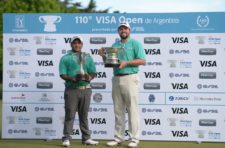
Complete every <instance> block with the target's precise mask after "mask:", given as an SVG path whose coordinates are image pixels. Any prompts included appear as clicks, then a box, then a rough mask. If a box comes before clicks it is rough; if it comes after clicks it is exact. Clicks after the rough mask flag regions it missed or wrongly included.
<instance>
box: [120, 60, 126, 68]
mask: <svg viewBox="0 0 225 148" xmlns="http://www.w3.org/2000/svg"><path fill="white" fill-rule="evenodd" d="M126 66H127V62H126V61H121V64H120V66H119V69H123V68H124V67H126Z"/></svg>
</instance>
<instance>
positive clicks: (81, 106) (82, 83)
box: [59, 36, 98, 147]
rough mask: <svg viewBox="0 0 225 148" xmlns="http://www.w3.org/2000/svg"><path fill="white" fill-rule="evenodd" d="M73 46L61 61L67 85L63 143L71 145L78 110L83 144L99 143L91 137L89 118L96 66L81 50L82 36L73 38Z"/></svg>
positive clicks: (63, 76)
mask: <svg viewBox="0 0 225 148" xmlns="http://www.w3.org/2000/svg"><path fill="white" fill-rule="evenodd" d="M71 47H72V50H71V51H70V52H69V53H68V54H66V55H64V56H63V57H62V58H61V60H60V63H59V73H60V77H61V78H62V79H63V80H65V87H66V88H65V92H64V99H65V121H64V129H63V134H64V136H63V139H62V140H63V143H62V145H63V146H65V147H68V146H70V140H71V139H72V138H71V135H72V132H73V123H74V119H75V113H76V111H78V116H79V123H80V130H81V133H82V142H83V144H87V145H97V144H98V142H97V141H94V140H92V139H91V137H90V131H89V126H88V118H87V117H88V111H89V106H90V100H91V93H92V90H91V87H90V81H91V80H92V79H93V78H94V76H95V73H96V68H95V65H94V61H93V59H92V57H91V56H90V55H89V54H88V53H85V52H81V49H82V47H83V40H82V39H81V38H80V37H78V36H77V37H74V38H73V39H72V41H71Z"/></svg>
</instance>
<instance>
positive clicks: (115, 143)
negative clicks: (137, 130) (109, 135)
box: [106, 139, 123, 147]
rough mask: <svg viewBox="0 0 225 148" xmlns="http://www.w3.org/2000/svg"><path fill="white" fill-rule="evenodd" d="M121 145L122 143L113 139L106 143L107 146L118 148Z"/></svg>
mask: <svg viewBox="0 0 225 148" xmlns="http://www.w3.org/2000/svg"><path fill="white" fill-rule="evenodd" d="M122 143H123V141H120V140H119V139H114V140H113V141H109V142H107V144H106V145H107V146H110V147H113V146H119V145H121V144H122Z"/></svg>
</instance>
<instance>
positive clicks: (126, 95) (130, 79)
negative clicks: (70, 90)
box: [99, 22, 145, 148]
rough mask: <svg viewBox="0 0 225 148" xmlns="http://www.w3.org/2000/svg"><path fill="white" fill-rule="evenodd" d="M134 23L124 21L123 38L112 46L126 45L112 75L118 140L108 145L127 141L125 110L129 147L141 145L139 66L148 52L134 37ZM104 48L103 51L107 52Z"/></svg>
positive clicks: (120, 26) (122, 24)
mask: <svg viewBox="0 0 225 148" xmlns="http://www.w3.org/2000/svg"><path fill="white" fill-rule="evenodd" d="M130 31H131V30H130V25H129V24H128V23H126V22H125V23H121V24H120V25H119V27H118V33H119V35H120V38H121V40H120V41H117V42H115V43H114V44H113V45H112V46H113V47H118V48H123V49H124V50H120V51H119V53H118V56H117V57H118V59H119V60H120V61H121V64H120V66H119V67H116V68H113V72H114V77H113V78H112V98H113V103H114V114H115V134H114V140H113V141H110V142H108V143H107V146H118V145H120V144H121V143H122V142H123V141H124V133H125V111H126V109H127V112H128V123H129V136H130V141H129V144H128V147H130V148H133V147H137V146H138V144H139V127H140V123H139V120H140V119H139V109H138V94H139V77H138V74H137V73H138V71H139V69H138V66H139V65H144V64H145V52H144V49H143V47H142V45H141V43H140V42H138V41H137V40H135V39H133V38H131V37H130ZM103 50H104V49H100V51H99V54H100V55H102V56H104V55H103Z"/></svg>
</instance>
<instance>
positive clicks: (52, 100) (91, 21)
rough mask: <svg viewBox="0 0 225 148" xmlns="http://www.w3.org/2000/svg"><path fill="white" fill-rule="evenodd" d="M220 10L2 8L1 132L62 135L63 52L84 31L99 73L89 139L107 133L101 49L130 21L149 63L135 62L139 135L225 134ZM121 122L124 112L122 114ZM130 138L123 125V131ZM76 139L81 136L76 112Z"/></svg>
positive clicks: (109, 109) (185, 137)
mask: <svg viewBox="0 0 225 148" xmlns="http://www.w3.org/2000/svg"><path fill="white" fill-rule="evenodd" d="M224 17H225V13H154V14H148V13H146V14H4V15H3V28H4V29H3V62H4V65H3V117H2V118H3V120H2V122H3V124H2V125H3V127H2V129H3V131H2V137H3V138H10V139H43V138H44V139H60V138H61V137H62V130H63V120H64V96H63V92H64V81H63V80H62V79H60V77H59V72H58V64H59V60H60V58H61V57H62V56H63V55H65V54H66V53H67V51H68V50H70V41H71V38H72V37H73V36H76V35H79V36H82V38H83V39H84V47H83V51H85V52H87V53H90V55H91V56H92V57H93V59H94V62H95V65H96V69H97V74H96V77H95V79H94V80H93V82H92V83H91V85H92V88H93V93H92V100H91V106H90V109H89V125H90V129H91V132H92V137H93V138H94V139H112V138H113V134H114V113H113V102H112V97H111V90H112V86H111V85H112V79H111V78H112V76H113V74H112V69H111V68H105V67H104V64H103V61H102V58H101V57H100V56H99V55H98V51H97V50H98V49H99V48H101V47H109V46H111V45H112V44H113V43H114V42H115V41H116V40H118V39H119V36H118V34H117V25H118V24H119V22H122V21H124V20H126V21H128V22H129V23H130V25H131V32H132V33H131V36H132V37H133V38H135V39H137V40H138V41H140V42H141V43H142V45H143V47H144V50H145V53H146V65H145V66H140V72H139V76H140V80H141V81H140V99H139V110H140V115H141V116H140V121H141V129H140V137H141V139H142V140H172V141H212V142H225V131H224V130H223V129H224V127H225V117H224V112H225V83H224V82H225V70H224V69H225V64H224V63H225V58H224V54H225V49H224V47H225V28H224V27H223V26H224V25H225V22H224V20H223V19H222V18H224ZM125 122H126V123H125V124H126V129H128V120H127V118H126V121H125ZM124 134H125V136H126V137H127V138H128V133H127V130H126V132H125V133H124ZM72 137H73V138H74V139H80V138H81V132H80V129H79V120H78V118H77V115H76V120H75V121H74V131H73V136H72Z"/></svg>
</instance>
